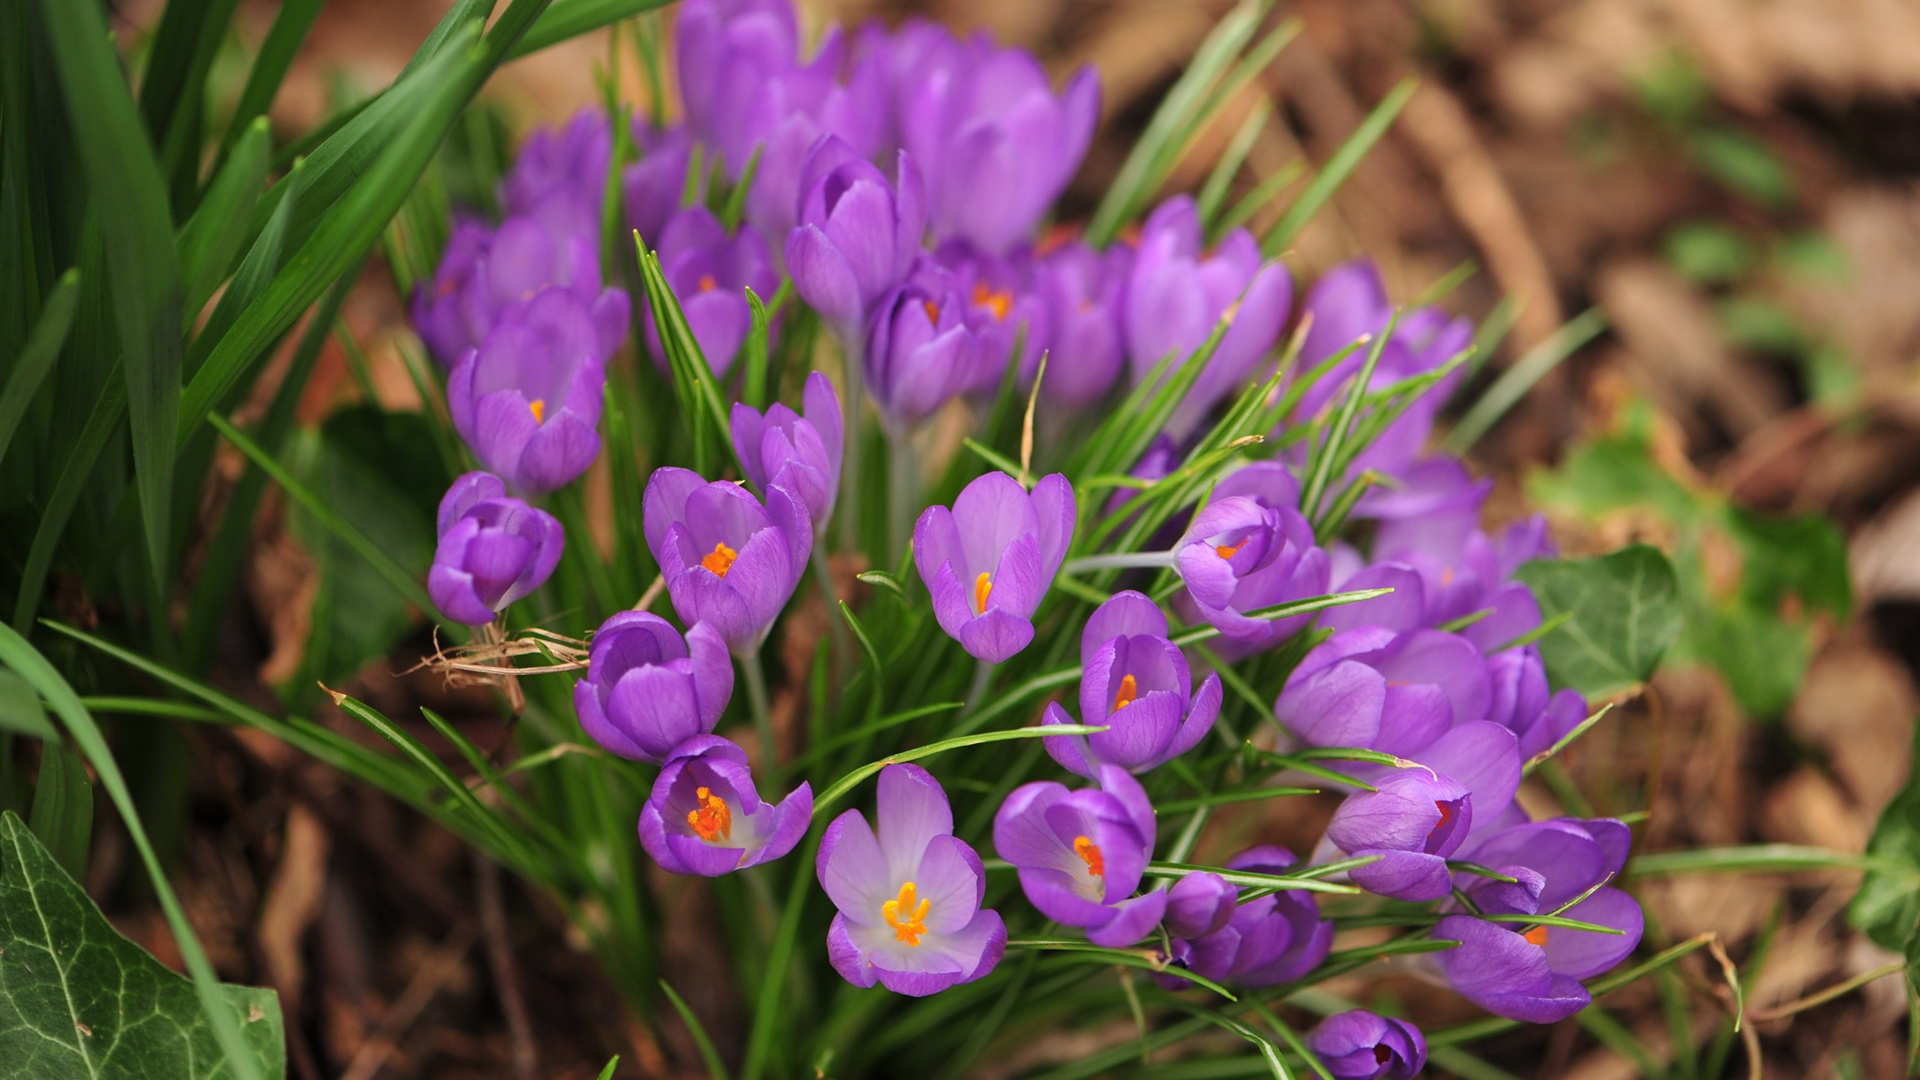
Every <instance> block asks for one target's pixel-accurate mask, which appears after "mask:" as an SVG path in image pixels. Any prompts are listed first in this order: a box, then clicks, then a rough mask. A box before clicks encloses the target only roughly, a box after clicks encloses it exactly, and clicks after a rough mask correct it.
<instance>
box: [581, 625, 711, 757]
mask: <svg viewBox="0 0 1920 1080" xmlns="http://www.w3.org/2000/svg"><path fill="white" fill-rule="evenodd" d="M732 696H733V660H732V658H731V657H729V656H728V655H727V643H726V642H725V641H723V640H721V638H720V635H719V634H718V633H715V632H714V629H713V628H712V627H710V626H708V625H706V624H705V623H695V624H694V626H693V629H691V630H688V631H687V636H686V637H685V638H682V637H681V636H680V633H679V631H677V630H675V629H674V628H673V626H672V625H671V624H670V623H668V622H667V620H665V619H663V618H661V617H660V616H658V615H654V614H652V613H651V612H645V611H623V612H620V613H619V614H618V615H615V616H614V617H613V618H611V619H608V620H607V621H606V622H604V623H602V624H600V629H599V631H598V632H596V633H595V634H594V635H593V648H592V649H591V651H590V652H589V653H588V656H587V677H586V678H584V679H581V680H580V681H579V682H576V683H575V684H574V686H573V707H574V712H575V713H576V714H578V715H579V717H580V726H581V727H582V728H584V729H585V730H586V732H587V734H588V735H589V736H591V737H592V738H593V741H594V742H597V743H599V744H600V745H601V746H604V747H606V748H607V749H608V750H611V751H612V752H614V753H616V754H618V755H620V756H621V757H625V758H633V759H634V760H636V761H650V762H653V763H654V764H656V765H658V764H662V763H663V762H665V761H666V760H667V757H668V756H669V755H670V754H672V752H673V750H674V748H675V747H677V746H679V745H680V744H681V743H683V742H685V741H686V740H688V739H690V738H692V737H693V736H695V735H711V734H712V733H713V728H714V725H715V724H718V723H719V722H720V714H721V713H723V712H725V711H726V708H727V699H728V698H730V697H732Z"/></svg>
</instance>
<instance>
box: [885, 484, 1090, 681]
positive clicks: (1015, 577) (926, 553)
mask: <svg viewBox="0 0 1920 1080" xmlns="http://www.w3.org/2000/svg"><path fill="white" fill-rule="evenodd" d="M1074 515H1075V509H1074V501H1073V486H1072V485H1071V484H1068V483H1067V478H1066V477H1064V476H1061V475H1060V474H1058V473H1055V474H1053V475H1051V476H1046V477H1042V478H1041V480H1040V482H1039V483H1037V484H1035V485H1034V486H1033V491H1032V492H1031V493H1029V492H1028V491H1027V489H1025V488H1023V487H1021V486H1020V482H1019V481H1017V480H1015V479H1014V478H1013V477H1011V476H1008V475H1007V474H1006V473H1003V472H991V473H987V474H985V475H983V476H981V477H979V478H978V479H976V480H974V481H973V482H972V483H971V484H968V485H967V486H966V489H965V490H963V491H961V492H960V497H959V498H957V499H955V500H954V502H953V509H952V510H948V509H947V508H946V507H944V506H929V507H927V509H926V512H924V513H922V514H921V515H920V520H919V521H917V522H915V523H914V526H913V561H914V564H915V565H916V566H918V567H919V568H920V579H921V580H922V581H924V582H926V584H927V591H928V592H930V593H932V594H933V613H934V616H935V617H936V618H937V619H939V620H940V628H941V629H942V630H945V631H946V632H947V634H948V635H949V636H951V637H952V638H954V640H956V641H958V642H960V645H961V647H962V648H964V649H966V650H967V652H968V653H970V654H972V655H973V656H974V657H976V658H978V659H981V660H984V661H986V662H988V663H990V664H997V663H999V662H1000V661H1002V660H1005V659H1007V658H1008V657H1010V656H1013V655H1014V654H1015V653H1018V652H1019V651H1020V650H1021V649H1024V648H1026V647H1027V643H1028V642H1030V641H1032V640H1033V623H1032V622H1031V621H1030V620H1031V619H1032V618H1033V613H1034V612H1035V611H1036V610H1038V609H1039V607H1040V600H1041V598H1042V597H1044V596H1045V595H1046V593H1047V587H1048V586H1049V585H1051V584H1052V583H1053V578H1054V575H1055V574H1058V573H1059V572H1060V563H1061V561H1062V560H1063V559H1065V558H1066V555H1067V546H1068V545H1069V544H1071V543H1072V542H1073V523H1074Z"/></svg>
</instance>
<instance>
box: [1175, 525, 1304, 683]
mask: <svg viewBox="0 0 1920 1080" xmlns="http://www.w3.org/2000/svg"><path fill="white" fill-rule="evenodd" d="M1173 553H1174V569H1175V570H1177V571H1178V572H1179V574H1180V578H1181V581H1182V583H1183V584H1184V585H1185V586H1186V594H1185V595H1186V598H1187V600H1188V601H1189V602H1190V603H1191V604H1192V606H1193V609H1194V610H1195V611H1196V612H1197V613H1198V614H1199V615H1200V617H1202V618H1204V619H1206V621H1207V622H1209V623H1212V624H1213V625H1214V626H1215V627H1217V628H1219V630H1220V633H1221V634H1222V635H1224V636H1225V637H1227V638H1229V639H1231V640H1232V641H1234V642H1236V643H1238V644H1239V645H1241V646H1243V647H1244V648H1246V649H1248V650H1258V649H1264V648H1269V647H1271V646H1274V645H1277V644H1279V643H1280V642H1281V641H1284V640H1285V639H1286V638H1287V637H1289V636H1291V635H1292V634H1293V633H1294V632H1295V631H1297V630H1298V629H1300V628H1301V627H1302V626H1304V625H1306V622H1307V619H1308V616H1305V615H1296V616H1293V617H1291V618H1286V619H1256V618H1251V617H1250V616H1249V613H1250V612H1253V611H1258V610H1260V609H1262V608H1268V607H1274V606H1277V605H1280V604H1285V603H1288V602H1289V601H1294V600H1305V599H1307V598H1308V597H1312V596H1319V595H1322V594H1324V593H1325V592H1326V590H1327V568H1328V562H1327V553H1326V552H1325V551H1323V550H1321V549H1320V548H1319V547H1317V546H1315V544H1314V540H1313V527H1312V526H1310V525H1308V524H1307V520H1306V518H1304V517H1301V516H1300V512H1299V511H1298V510H1295V509H1292V508H1291V507H1287V506H1265V505H1262V504H1261V502H1260V501H1259V500H1257V499H1255V498H1252V497H1249V496H1245V495H1232V496H1228V497H1226V498H1220V499H1215V500H1213V501H1212V502H1210V503H1208V504H1207V505H1206V507H1205V508H1204V509H1202V510H1201V511H1200V512H1199V513H1198V514H1195V515H1194V516H1193V522H1192V523H1191V524H1190V525H1188V526H1187V531H1186V534H1185V535H1184V536H1182V537H1181V538H1180V540H1179V542H1178V543H1177V544H1175V545H1174V549H1173Z"/></svg>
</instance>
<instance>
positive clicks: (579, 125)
mask: <svg viewBox="0 0 1920 1080" xmlns="http://www.w3.org/2000/svg"><path fill="white" fill-rule="evenodd" d="M612 157H613V128H612V125H610V124H608V123H607V116H606V114H605V113H603V112H601V111H600V110H599V109H593V108H589V109H582V110H580V111H579V112H578V113H575V114H574V117H573V119H572V120H571V121H569V122H568V123H567V126H566V127H564V128H558V129H554V128H540V129H538V130H536V131H535V132H534V133H533V134H531V135H529V136H527V140H526V141H525V142H523V143H521V144H520V152H519V153H518V154H516V155H515V156H514V159H513V167H512V168H511V169H509V170H507V175H506V176H505V177H503V178H502V179H501V181H500V204H501V206H502V207H503V208H505V210H506V212H507V213H508V214H510V215H511V214H525V213H530V212H532V210H533V208H534V207H536V206H538V205H540V204H541V203H542V202H544V201H545V200H547V199H548V198H550V197H552V196H553V195H554V194H556V193H561V194H564V195H565V196H566V197H568V198H570V199H575V200H578V201H580V202H582V203H584V204H586V205H587V206H589V207H592V208H595V209H597V208H598V207H599V205H600V200H601V197H602V195H603V192H604V189H605V187H606V183H607V165H608V163H609V162H610V161H611V159H612Z"/></svg>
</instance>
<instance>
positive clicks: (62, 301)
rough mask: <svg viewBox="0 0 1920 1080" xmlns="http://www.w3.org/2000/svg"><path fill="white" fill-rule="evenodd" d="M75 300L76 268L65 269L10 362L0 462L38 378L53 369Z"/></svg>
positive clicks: (1, 404) (2, 393)
mask: <svg viewBox="0 0 1920 1080" xmlns="http://www.w3.org/2000/svg"><path fill="white" fill-rule="evenodd" d="M79 300H80V271H78V270H69V271H67V272H66V273H65V274H62V275H61V276H60V283H59V284H57V285H55V286H54V287H53V291H52V292H50V293H48V294H47V302H46V304H45V306H43V307H42V308H41V309H40V318H39V320H38V321H37V322H35V323H34V324H33V333H32V334H31V335H30V336H29V337H28V338H27V347H26V348H25V349H22V350H21V352H20V355H19V356H18V357H17V358H16V359H15V360H14V362H13V371H12V373H11V374H9V375H8V376H7V385H6V387H5V388H3V389H0V461H5V460H6V459H7V444H8V443H10V442H12V441H13V433H14V432H15V431H16V430H18V429H19V427H20V418H21V417H23V416H25V415H26V414H27V403H28V402H30V401H32V400H33V397H34V395H35V394H37V393H39V391H40V383H41V381H42V380H44V379H45V378H46V377H47V372H49V371H52V370H53V361H54V359H55V358H56V357H58V356H59V355H60V347H61V346H62V345H65V344H66V342H67V329H68V328H69V327H71V326H72V325H73V309H74V306H75V305H76V304H78V303H79Z"/></svg>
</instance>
